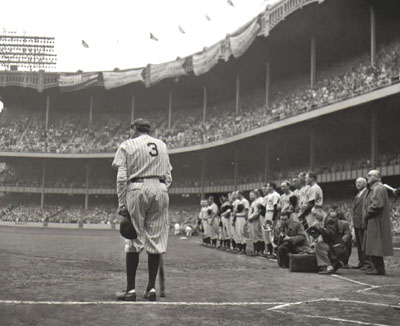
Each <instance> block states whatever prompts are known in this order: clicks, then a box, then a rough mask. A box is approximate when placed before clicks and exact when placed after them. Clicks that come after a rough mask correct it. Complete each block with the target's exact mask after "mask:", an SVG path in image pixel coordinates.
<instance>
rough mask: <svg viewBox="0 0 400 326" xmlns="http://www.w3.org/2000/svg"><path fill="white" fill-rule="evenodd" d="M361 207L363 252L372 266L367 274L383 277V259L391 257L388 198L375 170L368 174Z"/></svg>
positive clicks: (391, 241)
mask: <svg viewBox="0 0 400 326" xmlns="http://www.w3.org/2000/svg"><path fill="white" fill-rule="evenodd" d="M363 206H364V209H363V210H364V215H363V218H364V220H365V223H366V225H367V230H366V233H365V236H364V250H365V254H366V255H368V256H370V257H371V261H372V265H373V268H372V270H367V274H369V275H385V263H384V260H383V257H385V256H392V255H393V240H392V230H391V222H390V207H389V206H390V205H389V196H388V193H387V189H386V188H385V187H384V186H383V184H382V182H381V173H380V172H379V171H377V170H372V171H369V172H368V192H367V194H366V197H365V199H364V205H363Z"/></svg>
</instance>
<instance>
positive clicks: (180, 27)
mask: <svg viewBox="0 0 400 326" xmlns="http://www.w3.org/2000/svg"><path fill="white" fill-rule="evenodd" d="M179 31H180V32H181V33H182V34H185V30H184V29H183V28H182V26H181V25H179Z"/></svg>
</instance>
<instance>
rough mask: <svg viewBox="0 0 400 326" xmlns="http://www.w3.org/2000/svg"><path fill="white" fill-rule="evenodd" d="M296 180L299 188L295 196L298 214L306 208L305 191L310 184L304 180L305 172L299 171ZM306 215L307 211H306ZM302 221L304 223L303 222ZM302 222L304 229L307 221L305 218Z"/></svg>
mask: <svg viewBox="0 0 400 326" xmlns="http://www.w3.org/2000/svg"><path fill="white" fill-rule="evenodd" d="M298 182H299V189H298V191H297V196H298V199H299V207H300V215H301V214H302V213H303V212H304V211H305V209H306V208H307V201H308V199H307V193H308V190H309V189H310V186H309V185H308V184H307V182H306V173H305V172H300V173H299V175H298ZM307 215H308V213H307ZM303 222H304V223H303ZM301 223H303V226H304V229H305V230H306V229H307V223H306V222H305V220H303V221H301Z"/></svg>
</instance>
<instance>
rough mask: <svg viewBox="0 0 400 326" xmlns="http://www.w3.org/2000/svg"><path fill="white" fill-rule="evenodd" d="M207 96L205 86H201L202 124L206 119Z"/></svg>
mask: <svg viewBox="0 0 400 326" xmlns="http://www.w3.org/2000/svg"><path fill="white" fill-rule="evenodd" d="M207 95H208V94H207V86H206V84H203V123H205V122H206V119H207Z"/></svg>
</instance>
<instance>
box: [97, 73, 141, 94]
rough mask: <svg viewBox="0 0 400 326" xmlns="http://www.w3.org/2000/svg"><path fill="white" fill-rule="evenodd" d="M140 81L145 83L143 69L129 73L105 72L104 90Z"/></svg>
mask: <svg viewBox="0 0 400 326" xmlns="http://www.w3.org/2000/svg"><path fill="white" fill-rule="evenodd" d="M138 81H143V68H140V69H132V70H127V71H115V72H114V71H106V72H103V82H104V88H105V89H107V90H109V89H112V88H116V87H120V86H125V85H128V84H131V83H135V82H138Z"/></svg>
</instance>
